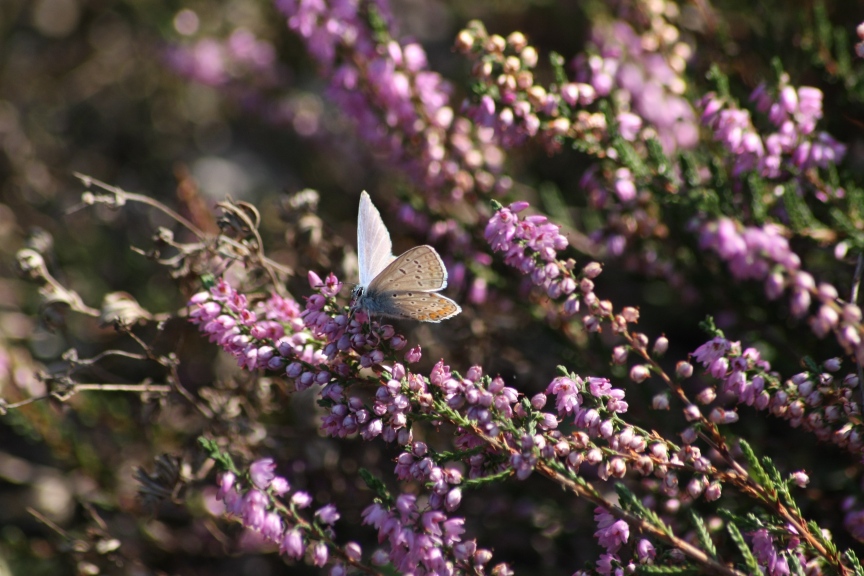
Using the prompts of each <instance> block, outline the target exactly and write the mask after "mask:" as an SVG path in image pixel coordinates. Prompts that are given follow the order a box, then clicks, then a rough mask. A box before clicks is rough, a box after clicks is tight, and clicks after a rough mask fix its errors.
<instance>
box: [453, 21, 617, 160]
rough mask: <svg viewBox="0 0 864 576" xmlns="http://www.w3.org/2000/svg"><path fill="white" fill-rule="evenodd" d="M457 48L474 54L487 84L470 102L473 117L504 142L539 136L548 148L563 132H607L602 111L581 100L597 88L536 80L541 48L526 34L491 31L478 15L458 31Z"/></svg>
mask: <svg viewBox="0 0 864 576" xmlns="http://www.w3.org/2000/svg"><path fill="white" fill-rule="evenodd" d="M456 49H457V50H459V51H460V52H462V53H463V54H466V55H468V56H469V57H470V58H472V59H473V60H475V64H474V67H473V71H472V72H473V74H474V76H475V77H477V78H478V80H479V81H480V82H481V83H482V85H483V86H484V87H485V92H486V93H485V94H484V95H482V96H481V97H480V99H479V102H478V103H476V104H473V105H471V104H469V105H468V109H469V110H470V114H471V115H472V117H473V118H474V119H475V120H476V121H477V122H478V123H479V124H481V125H483V126H488V127H490V128H493V129H494V130H495V133H496V134H497V138H498V139H499V140H500V141H501V143H502V144H503V145H504V146H508V147H514V146H518V145H521V144H522V143H524V142H526V141H527V140H529V139H536V140H537V141H539V142H540V143H541V144H542V145H543V146H545V147H546V148H547V150H549V151H550V152H552V151H556V150H558V149H559V148H560V147H561V138H562V137H565V136H566V137H570V138H576V137H583V136H585V135H586V134H588V133H592V134H593V135H592V136H591V137H590V139H591V140H594V141H596V140H597V139H599V137H600V135H601V134H602V133H604V132H605V128H606V121H605V118H604V117H603V115H602V114H596V113H594V114H592V113H589V112H586V111H584V110H579V111H578V112H576V113H572V110H573V109H574V108H576V107H577V106H587V105H589V104H591V103H593V102H594V100H595V98H596V94H595V91H594V88H592V87H591V86H590V85H589V84H585V83H575V82H571V83H567V84H564V85H562V86H557V85H553V86H551V87H549V88H548V89H547V88H545V87H544V86H542V85H540V84H538V83H536V82H535V77H534V71H533V70H534V68H535V67H536V66H537V61H538V53H537V50H536V49H535V48H534V47H532V46H530V45H529V44H528V41H527V39H526V38H525V35H524V34H522V33H521V32H513V33H512V34H510V35H509V36H507V38H504V37H502V36H499V35H497V34H493V35H489V34H488V33H487V31H486V28H485V27H484V26H483V24H482V23H481V22H479V21H476V20H475V21H472V22H470V23H469V24H468V27H467V28H466V29H464V30H462V31H461V32H460V33H459V36H458V37H457V40H456Z"/></svg>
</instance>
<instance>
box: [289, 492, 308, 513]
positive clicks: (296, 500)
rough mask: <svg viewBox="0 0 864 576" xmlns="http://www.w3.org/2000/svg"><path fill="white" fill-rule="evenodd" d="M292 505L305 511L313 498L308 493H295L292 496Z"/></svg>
mask: <svg viewBox="0 0 864 576" xmlns="http://www.w3.org/2000/svg"><path fill="white" fill-rule="evenodd" d="M291 503H292V504H294V505H295V506H297V507H298V508H300V509H303V508H306V507H307V506H309V505H310V504H311V503H312V496H310V495H309V494H308V493H306V492H295V493H294V494H293V495H292V496H291Z"/></svg>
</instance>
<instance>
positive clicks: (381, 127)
mask: <svg viewBox="0 0 864 576" xmlns="http://www.w3.org/2000/svg"><path fill="white" fill-rule="evenodd" d="M277 6H278V8H279V9H280V10H281V11H282V12H283V13H284V14H285V15H286V16H288V26H289V28H290V29H291V30H293V31H294V32H296V33H298V34H299V35H300V37H301V38H302V39H303V40H304V41H305V42H306V44H307V47H308V49H309V51H310V53H311V54H312V56H313V57H314V58H315V59H316V60H317V61H318V63H319V65H321V66H322V68H323V69H324V71H325V72H326V73H328V74H329V75H330V89H329V91H328V93H329V96H330V98H331V99H332V100H333V101H334V102H335V103H336V104H337V105H338V107H339V108H340V109H342V110H343V111H344V112H345V113H346V114H347V115H348V116H349V117H351V118H353V120H354V122H355V123H356V125H357V129H358V131H359V133H360V136H361V137H362V138H363V139H364V140H365V141H367V142H370V143H371V144H372V145H373V146H374V147H376V148H378V149H379V150H381V151H383V152H385V153H387V154H388V155H389V156H390V157H391V159H392V160H393V161H394V162H396V163H398V164H399V165H401V166H403V167H404V169H405V170H406V171H407V172H408V174H409V176H410V177H412V178H414V179H415V181H416V182H417V183H418V185H420V186H422V187H423V188H426V189H429V188H431V189H435V190H442V191H445V192H447V193H449V195H450V197H451V198H453V199H457V200H458V199H460V198H462V197H463V196H464V195H465V194H469V193H474V192H476V191H480V192H489V191H493V190H503V189H506V188H507V187H508V186H509V182H510V181H509V179H507V178H497V175H498V174H500V172H501V168H502V163H503V154H502V152H501V150H500V149H499V148H498V147H497V146H496V145H495V144H494V143H493V142H492V133H491V131H489V130H485V131H484V130H478V129H477V128H476V127H475V126H474V125H473V124H472V123H471V122H470V121H468V120H466V119H464V118H459V117H457V116H456V114H455V113H454V110H453V108H452V107H451V106H450V105H449V102H450V92H451V86H450V84H449V83H448V82H446V81H445V80H444V79H443V78H442V77H441V76H440V74H438V73H436V72H432V71H430V70H429V69H428V66H429V65H428V61H427V59H426V53H425V51H424V50H423V47H422V46H420V44H418V43H415V42H404V43H403V42H399V41H397V40H394V39H386V40H384V39H382V38H381V34H380V32H381V31H380V30H375V29H374V27H373V25H372V23H371V22H370V20H369V19H370V17H371V16H370V15H371V14H375V15H377V16H376V18H377V20H378V21H379V22H380V23H383V24H384V25H385V26H387V27H388V28H389V27H390V26H392V18H391V16H390V10H389V7H388V6H387V3H386V2H384V1H383V0H376V1H374V2H370V3H368V5H366V6H364V7H363V8H362V9H361V6H360V3H359V2H355V1H351V0H339V1H337V2H328V3H325V2H306V1H298V0H278V1H277Z"/></svg>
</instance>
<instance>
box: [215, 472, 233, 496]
mask: <svg viewBox="0 0 864 576" xmlns="http://www.w3.org/2000/svg"><path fill="white" fill-rule="evenodd" d="M236 480H237V476H235V475H234V473H233V472H223V473H222V474H220V475H219V478H218V483H219V491H218V492H217V493H216V498H218V499H219V500H224V499H225V495H226V494H227V493H228V492H230V491H231V490H233V488H234V482H235V481H236Z"/></svg>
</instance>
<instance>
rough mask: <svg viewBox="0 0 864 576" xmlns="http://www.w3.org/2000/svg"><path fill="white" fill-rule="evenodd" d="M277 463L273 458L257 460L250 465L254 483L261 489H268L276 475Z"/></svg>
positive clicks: (250, 474) (250, 473)
mask: <svg viewBox="0 0 864 576" xmlns="http://www.w3.org/2000/svg"><path fill="white" fill-rule="evenodd" d="M275 471H276V463H275V462H274V461H273V459H272V458H262V459H261V460H256V461H255V462H253V463H252V464H251V465H250V466H249V477H250V478H251V480H252V483H253V484H255V486H257V487H258V488H260V489H261V490H266V489H267V487H268V486H270V482H271V481H272V480H273V478H275V477H276V472H275Z"/></svg>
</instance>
